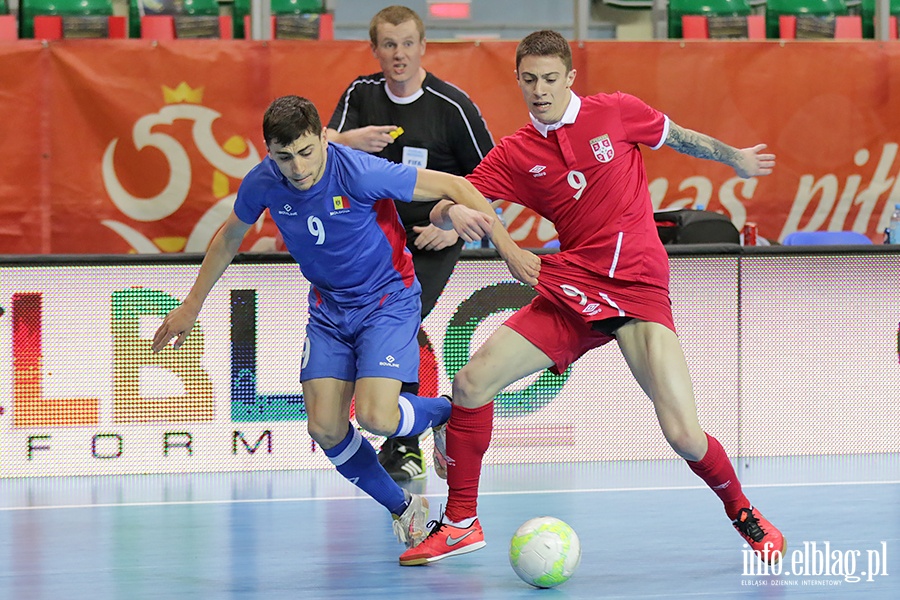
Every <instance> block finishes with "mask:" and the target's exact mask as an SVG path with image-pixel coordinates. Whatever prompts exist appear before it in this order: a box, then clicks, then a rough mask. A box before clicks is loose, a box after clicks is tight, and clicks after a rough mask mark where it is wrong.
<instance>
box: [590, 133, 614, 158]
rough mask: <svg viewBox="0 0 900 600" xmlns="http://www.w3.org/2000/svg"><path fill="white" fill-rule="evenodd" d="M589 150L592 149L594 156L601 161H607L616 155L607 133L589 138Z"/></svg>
mask: <svg viewBox="0 0 900 600" xmlns="http://www.w3.org/2000/svg"><path fill="white" fill-rule="evenodd" d="M591 150H593V151H594V157H595V158H596V159H597V160H599V161H600V162H602V163H607V162H609V161H611V160H612V159H613V156H615V155H616V151H615V149H614V148H613V145H612V142H611V141H610V139H609V134H608V133H605V134H603V135H601V136H600V137H595V138H594V139H592V140H591Z"/></svg>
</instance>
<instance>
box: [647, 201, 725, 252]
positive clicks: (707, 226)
mask: <svg viewBox="0 0 900 600" xmlns="http://www.w3.org/2000/svg"><path fill="white" fill-rule="evenodd" d="M653 218H654V219H655V220H656V231H657V232H659V239H661V240H662V243H663V244H740V243H741V236H740V234H739V233H738V230H737V227H735V226H734V224H733V223H732V222H731V220H730V219H729V218H728V217H726V216H725V215H720V214H719V213H717V212H711V211H708V210H691V209H687V208H685V209H681V210H663V211H657V212H654V213H653Z"/></svg>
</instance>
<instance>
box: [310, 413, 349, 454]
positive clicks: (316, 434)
mask: <svg viewBox="0 0 900 600" xmlns="http://www.w3.org/2000/svg"><path fill="white" fill-rule="evenodd" d="M306 431H307V432H309V437H311V438H312V439H313V440H314V441H315V442H316V443H317V444H318V445H319V446H321V447H322V448H325V449H326V450H327V449H328V448H334V447H335V446H337V445H338V444H340V443H341V442H342V441H343V439H344V438H345V437H347V425H346V423H344V425H343V427H342V428H332V427H327V426H324V425H322V424H320V423H317V422H315V421H314V420H312V419H310V420H309V421H307V422H306Z"/></svg>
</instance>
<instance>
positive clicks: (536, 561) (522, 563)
mask: <svg viewBox="0 0 900 600" xmlns="http://www.w3.org/2000/svg"><path fill="white" fill-rule="evenodd" d="M579 562H581V542H579V541H578V535H577V534H576V533H575V530H574V529H572V528H571V527H569V526H568V525H567V524H566V523H565V522H563V521H560V520H559V519H556V518H554V517H536V518H534V519H529V520H528V521H525V522H524V523H522V526H521V527H519V529H517V530H516V533H515V534H514V535H513V537H512V541H511V542H510V543H509V564H511V565H512V568H513V571H515V572H516V575H518V576H519V577H521V578H522V581H524V582H525V583H529V584H531V585H533V586H534V587H538V588H552V587H555V586H557V585H559V584H561V583H564V582H565V581H567V580H568V579H569V577H571V576H572V574H573V573H574V572H575V569H577V568H578V563H579Z"/></svg>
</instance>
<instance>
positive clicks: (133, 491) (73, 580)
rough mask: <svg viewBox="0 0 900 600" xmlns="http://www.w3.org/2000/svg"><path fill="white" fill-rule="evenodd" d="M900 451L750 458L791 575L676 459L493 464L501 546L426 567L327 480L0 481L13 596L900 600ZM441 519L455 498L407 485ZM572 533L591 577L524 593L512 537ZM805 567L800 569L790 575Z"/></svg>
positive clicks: (260, 475)
mask: <svg viewBox="0 0 900 600" xmlns="http://www.w3.org/2000/svg"><path fill="white" fill-rule="evenodd" d="M898 465H900V458H898V456H897V455H878V456H866V457H849V458H848V457H824V458H823V457H820V458H785V459H754V460H752V461H748V460H744V461H740V464H739V475H740V477H741V479H742V481H743V483H744V486H745V488H746V492H747V495H748V497H749V498H750V499H751V500H752V501H753V502H755V503H756V504H757V506H758V507H759V508H760V509H761V510H762V511H763V513H764V514H765V515H766V517H767V518H769V519H770V520H771V521H773V522H774V523H775V524H777V525H778V526H779V527H780V528H781V529H782V531H783V532H784V533H785V535H786V536H787V538H788V542H789V548H788V554H787V557H786V559H785V560H784V561H783V562H782V568H781V571H780V573H769V574H764V573H761V572H760V571H759V570H758V566H757V565H756V564H755V563H754V562H753V561H749V560H748V556H747V553H746V550H745V548H744V547H743V540H741V539H740V538H739V537H738V535H737V534H736V533H735V532H734V530H733V529H732V527H731V525H730V523H729V522H728V520H727V518H726V517H725V515H724V512H723V511H722V508H721V503H720V502H719V501H718V499H717V498H716V497H715V495H714V494H713V493H712V492H710V491H709V490H708V489H706V488H704V487H701V485H698V483H699V480H696V478H695V477H694V476H693V475H692V474H691V473H690V472H689V470H688V469H687V467H686V466H685V465H684V464H683V463H682V462H681V461H658V462H648V463H641V462H634V463H631V462H629V463H587V464H571V465H560V464H554V465H518V466H503V467H500V466H488V467H485V473H484V476H483V479H482V485H481V490H482V493H481V498H480V503H479V516H480V518H481V520H482V524H483V526H484V530H485V535H486V538H487V542H488V545H487V547H485V548H484V549H482V550H479V551H477V552H474V553H471V554H467V555H464V556H459V557H452V558H449V559H446V560H444V561H441V562H438V563H435V564H432V565H428V566H424V567H400V566H399V565H398V564H397V557H398V556H399V554H400V553H401V551H402V549H403V548H402V546H401V545H400V544H399V543H398V542H397V541H396V539H395V538H394V537H393V534H392V532H391V520H390V518H389V516H388V515H387V513H386V511H384V510H383V509H382V508H381V507H379V506H378V505H376V504H375V502H374V501H372V500H370V499H368V498H367V497H363V496H361V495H360V494H359V493H357V492H356V490H355V488H354V487H353V486H351V485H350V484H349V483H347V482H346V481H344V480H343V479H341V478H340V477H339V476H338V475H337V474H336V473H334V472H332V471H291V472H253V473H238V474H235V473H231V474H212V475H210V474H201V475H148V476H128V477H106V478H92V477H81V478H55V479H50V478H43V479H11V480H5V481H3V482H2V483H0V485H2V488H3V490H4V493H3V494H0V598H2V599H4V600H5V599H10V600H12V599H16V600H19V599H21V600H26V599H27V600H61V599H66V600H72V599H75V600H77V599H81V598H85V599H87V598H90V599H91V600H106V599H115V600H119V599H123V600H141V599H144V598H166V599H175V598H179V599H188V598H190V599H220V598H221V599H234V600H238V599H255V598H266V599H281V598H290V599H305V598H310V599H331V598H347V599H351V598H352V599H356V598H358V599H380V598H385V599H391V600H404V599H410V600H413V599H416V600H418V599H424V600H443V599H451V598H452V599H454V600H457V599H463V600H468V599H480V598H486V599H498V600H500V599H502V600H506V599H516V598H527V599H529V600H534V599H538V598H539V599H548V600H549V599H551V598H552V599H563V598H589V599H594V598H598V599H599V598H674V599H678V598H685V599H690V598H709V599H728V598H741V599H756V598H760V599H762V598H764V599H776V598H778V599H780V598H801V597H802V598H835V599H844V598H873V599H881V598H883V599H885V600H889V599H894V600H896V599H898V598H900V561H898V556H900V510H898V508H900V467H898ZM408 487H409V488H410V489H411V490H413V491H418V492H424V493H425V494H426V495H427V497H428V498H429V501H430V503H431V512H432V518H437V516H438V514H439V510H440V507H441V504H442V503H443V502H444V501H445V499H446V486H445V484H444V482H443V481H441V480H439V479H437V477H436V476H435V475H434V474H433V472H432V473H430V474H429V477H428V479H427V480H424V481H419V482H413V483H411V484H409V485H408ZM541 515H551V516H555V517H559V518H561V519H563V520H564V521H566V522H568V523H569V524H570V525H571V526H572V527H573V528H574V529H575V531H576V532H577V533H578V535H579V537H580V539H581V544H582V559H581V565H580V567H579V568H578V570H577V572H576V573H575V575H574V576H573V577H572V579H570V580H569V581H568V582H566V583H564V584H563V585H561V586H560V587H558V588H555V589H550V590H538V589H535V588H531V587H530V586H528V585H526V584H525V583H523V582H521V581H520V580H519V579H518V578H517V577H516V575H515V573H514V572H513V571H512V569H511V568H510V566H509V563H508V559H507V549H508V543H509V539H510V537H511V536H512V533H513V532H514V531H515V529H516V528H517V527H518V526H519V525H520V524H521V523H522V522H524V521H526V520H527V519H529V518H531V517H535V516H541ZM792 569H793V570H792Z"/></svg>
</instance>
